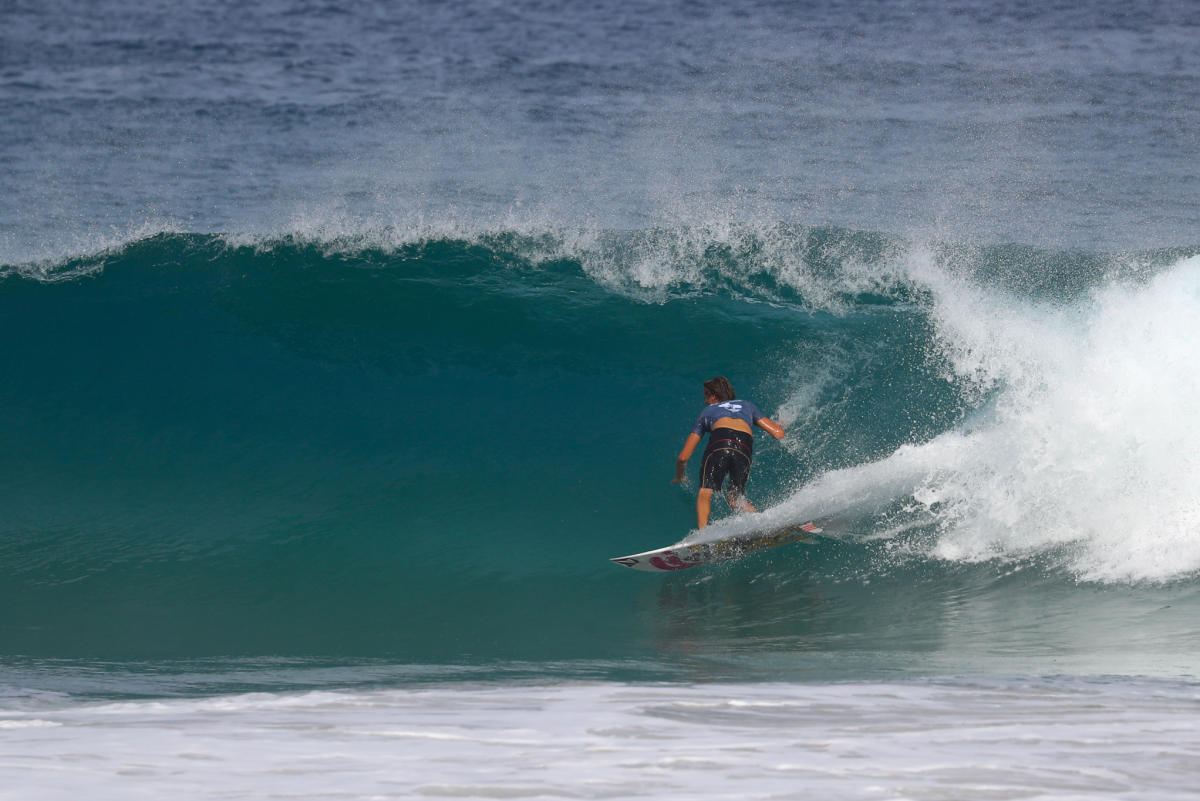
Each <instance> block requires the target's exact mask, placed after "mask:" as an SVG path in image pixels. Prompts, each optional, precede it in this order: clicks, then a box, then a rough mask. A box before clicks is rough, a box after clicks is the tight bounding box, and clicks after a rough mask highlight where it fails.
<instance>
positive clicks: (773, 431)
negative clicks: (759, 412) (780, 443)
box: [754, 417, 785, 439]
mask: <svg viewBox="0 0 1200 801" xmlns="http://www.w3.org/2000/svg"><path fill="white" fill-rule="evenodd" d="M754 422H755V424H756V425H758V427H759V428H761V429H762V430H763V431H766V432H767V433H768V434H770V435H771V436H772V437H774V438H775V439H783V435H784V433H785V432H784V430H783V426H781V425H779V423H776V422H775V421H774V420H772V419H771V418H769V417H760V418H758V419H757V420H755V421H754Z"/></svg>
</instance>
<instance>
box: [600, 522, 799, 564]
mask: <svg viewBox="0 0 1200 801" xmlns="http://www.w3.org/2000/svg"><path fill="white" fill-rule="evenodd" d="M820 533H821V528H820V527H819V526H818V525H817V524H816V523H813V522H812V521H811V520H810V521H808V522H807V523H798V524H796V525H791V526H783V527H781V528H773V529H769V530H767V531H751V532H748V533H744V534H735V535H733V536H731V537H724V538H722V539H717V540H712V541H709V542H691V543H689V542H686V541H684V542H678V543H676V544H674V545H668V546H667V547H666V548H656V549H655V550H653V551H646V552H645V553H635V554H632V555H630V556H618V557H615V558H613V559H610V560H609V561H610V562H616V563H617V564H618V565H624V566H625V567H630V568H633V569H634V570H645V571H648V572H651V573H661V572H666V571H672V570H686V569H687V568H689V567H696V566H697V565H707V564H711V563H713V562H726V561H729V560H731V559H740V558H741V557H743V556H745V555H746V554H750V553H754V552H755V551H765V550H766V549H768V548H778V547H779V546H780V545H787V544H789V543H793V542H799V541H801V540H807V539H810V538H812V537H813V536H815V535H817V534H820Z"/></svg>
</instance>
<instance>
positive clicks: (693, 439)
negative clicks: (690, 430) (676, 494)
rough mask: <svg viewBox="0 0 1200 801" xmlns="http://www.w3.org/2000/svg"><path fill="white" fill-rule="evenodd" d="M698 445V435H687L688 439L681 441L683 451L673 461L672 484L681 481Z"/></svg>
mask: <svg viewBox="0 0 1200 801" xmlns="http://www.w3.org/2000/svg"><path fill="white" fill-rule="evenodd" d="M699 444H700V435H699V434H688V438H687V439H686V440H684V441H683V450H681V451H680V452H679V458H678V459H676V460H675V478H674V479H672V481H671V483H672V484H678V483H679V482H681V481H683V477H684V474H685V473H686V472H687V463H688V459H691V458H692V454H693V453H695V451H696V446H697V445H699Z"/></svg>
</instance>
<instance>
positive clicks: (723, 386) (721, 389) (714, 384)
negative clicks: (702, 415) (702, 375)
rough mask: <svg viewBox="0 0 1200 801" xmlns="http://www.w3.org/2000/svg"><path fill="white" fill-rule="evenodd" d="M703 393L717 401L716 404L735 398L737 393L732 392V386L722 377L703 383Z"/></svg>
mask: <svg viewBox="0 0 1200 801" xmlns="http://www.w3.org/2000/svg"><path fill="white" fill-rule="evenodd" d="M704 392H705V393H706V394H708V395H712V396H714V397H715V398H716V399H717V403H723V402H724V401H731V400H735V399H736V398H737V393H736V392H734V391H733V385H731V384H730V383H729V379H728V378H726V377H725V376H723V375H719V376H717V377H716V378H710V379H709V380H708V381H705V382H704Z"/></svg>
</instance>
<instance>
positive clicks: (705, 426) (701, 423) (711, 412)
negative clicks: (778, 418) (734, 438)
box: [692, 400, 765, 435]
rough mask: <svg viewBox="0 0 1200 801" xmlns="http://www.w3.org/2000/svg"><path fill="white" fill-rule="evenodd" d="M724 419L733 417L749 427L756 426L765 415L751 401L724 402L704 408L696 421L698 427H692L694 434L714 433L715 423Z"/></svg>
mask: <svg viewBox="0 0 1200 801" xmlns="http://www.w3.org/2000/svg"><path fill="white" fill-rule="evenodd" d="M722 417H733V418H735V419H737V420H745V421H746V423H747V424H749V425H754V424H755V423H757V422H758V421H759V420H761V419H762V418H763V417H765V415H764V414H763V413H762V412H760V411H759V410H758V407H757V406H755V405H754V404H753V403H751V402H750V401H744V400H731V401H722V402H721V403H714V404H712V405H711V406H705V407H704V411H702V412H700V417H699V418H697V420H696V425H694V426H692V433H693V434H701V435H703V434H706V433H708V432H709V431H712V427H713V423H715V422H717V421H718V420H720V419H721V418H722Z"/></svg>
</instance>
